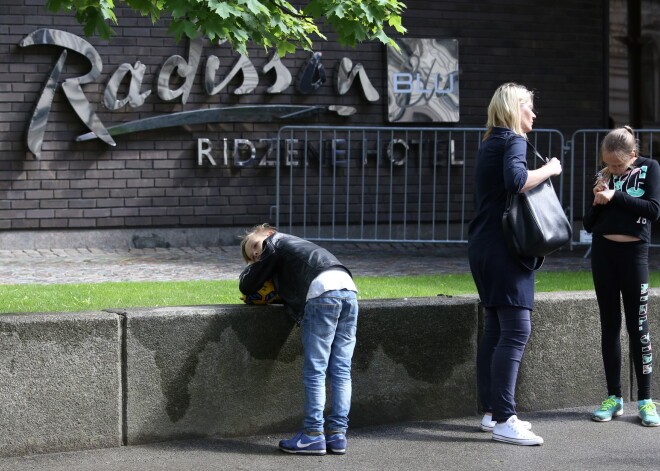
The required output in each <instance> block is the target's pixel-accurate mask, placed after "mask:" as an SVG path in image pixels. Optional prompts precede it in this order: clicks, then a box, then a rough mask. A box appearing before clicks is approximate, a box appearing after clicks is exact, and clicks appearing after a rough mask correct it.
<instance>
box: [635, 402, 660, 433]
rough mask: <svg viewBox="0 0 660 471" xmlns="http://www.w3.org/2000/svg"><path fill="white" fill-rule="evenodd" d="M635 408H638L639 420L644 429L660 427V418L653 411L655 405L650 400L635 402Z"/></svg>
mask: <svg viewBox="0 0 660 471" xmlns="http://www.w3.org/2000/svg"><path fill="white" fill-rule="evenodd" d="M637 406H638V408H639V412H638V413H637V415H639V418H640V419H642V425H643V426H644V427H657V426H658V425H660V417H658V413H657V412H656V410H655V403H654V402H653V401H652V400H651V399H643V400H641V401H637Z"/></svg>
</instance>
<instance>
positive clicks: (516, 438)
mask: <svg viewBox="0 0 660 471" xmlns="http://www.w3.org/2000/svg"><path fill="white" fill-rule="evenodd" d="M522 422H523V421H522V420H518V417H516V416H515V415H512V416H511V417H509V420H507V421H506V422H504V423H503V424H495V427H493V440H495V441H498V442H503V443H511V444H513V445H542V444H543V439H542V438H541V437H539V436H538V435H536V434H535V433H534V432H532V431H530V430H528V429H527V428H525V427H524V426H523V425H522Z"/></svg>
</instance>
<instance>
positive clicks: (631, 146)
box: [600, 126, 638, 180]
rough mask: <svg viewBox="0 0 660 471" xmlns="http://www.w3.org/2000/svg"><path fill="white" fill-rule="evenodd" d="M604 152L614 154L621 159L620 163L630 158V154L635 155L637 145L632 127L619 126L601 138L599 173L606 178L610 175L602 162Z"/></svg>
mask: <svg viewBox="0 0 660 471" xmlns="http://www.w3.org/2000/svg"><path fill="white" fill-rule="evenodd" d="M604 153H608V154H612V155H615V156H616V157H617V158H618V159H620V160H621V163H625V162H627V161H628V160H630V156H631V155H632V154H634V155H635V156H636V155H637V154H638V145H637V138H636V137H635V131H633V128H631V127H630V126H623V127H621V128H617V129H613V130H612V131H610V132H609V133H607V136H605V138H604V139H603V142H602V143H601V145H600V154H601V163H602V164H603V165H604V168H603V169H602V170H601V174H602V175H603V178H604V179H606V180H607V179H609V178H610V177H611V176H612V175H611V172H610V171H609V169H608V168H607V166H606V165H605V163H604V162H602V157H603V154H604Z"/></svg>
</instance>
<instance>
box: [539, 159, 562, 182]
mask: <svg viewBox="0 0 660 471" xmlns="http://www.w3.org/2000/svg"><path fill="white" fill-rule="evenodd" d="M543 167H545V168H546V169H547V171H548V173H549V175H550V176H551V177H556V176H557V175H559V174H560V173H561V162H560V161H559V159H558V158H557V157H553V158H551V159H550V160H548V163H546V164H545V165H544V166H543Z"/></svg>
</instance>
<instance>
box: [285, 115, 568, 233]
mask: <svg viewBox="0 0 660 471" xmlns="http://www.w3.org/2000/svg"><path fill="white" fill-rule="evenodd" d="M484 132H485V128H402V127H330V126H286V127H283V128H281V129H280V131H279V133H278V140H279V143H280V144H279V145H278V146H277V149H278V152H277V165H276V168H277V170H276V172H277V173H276V206H275V208H274V209H275V223H276V224H277V226H278V227H279V228H280V229H281V230H283V231H285V232H289V233H292V234H295V235H298V236H300V237H303V238H306V239H310V240H325V241H344V242H350V241H352V242H364V241H369V242H424V243H429V242H430V243H465V242H467V224H468V222H469V220H470V218H471V215H472V199H473V196H472V178H473V171H474V160H475V156H476V154H477V151H478V148H479V144H480V142H481V138H482V136H483V133H484ZM528 138H529V139H530V142H532V144H534V146H535V147H536V148H537V149H538V151H539V152H540V153H541V154H542V155H549V156H557V157H560V158H561V156H562V155H563V154H564V152H565V150H566V149H565V146H564V136H563V135H562V134H561V133H560V132H559V131H556V130H545V129H539V130H535V131H533V132H531V133H529V135H528ZM528 162H529V165H530V167H531V168H536V166H537V165H538V164H540V161H538V162H537V161H535V159H533V158H529V159H528ZM564 180H565V177H564V176H563V175H562V176H561V177H560V178H559V184H558V185H556V188H557V191H558V194H559V197H560V200H562V201H563V200H564V190H565V186H564Z"/></svg>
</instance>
